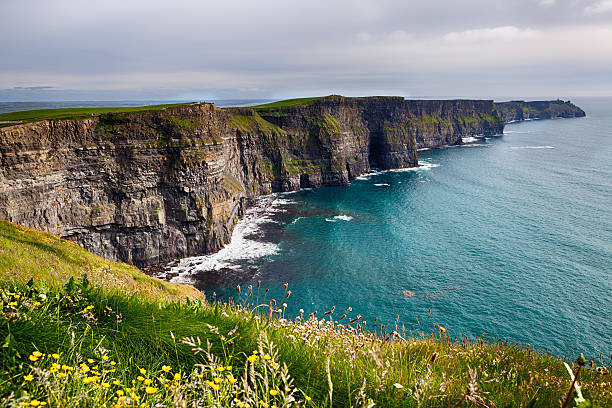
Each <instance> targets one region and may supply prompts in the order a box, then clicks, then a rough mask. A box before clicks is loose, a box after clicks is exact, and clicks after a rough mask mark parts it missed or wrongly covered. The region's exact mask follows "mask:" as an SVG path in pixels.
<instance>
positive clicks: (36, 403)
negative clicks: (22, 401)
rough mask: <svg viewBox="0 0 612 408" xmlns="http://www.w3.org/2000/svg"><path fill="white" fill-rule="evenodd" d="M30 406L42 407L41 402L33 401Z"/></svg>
mask: <svg viewBox="0 0 612 408" xmlns="http://www.w3.org/2000/svg"><path fill="white" fill-rule="evenodd" d="M30 405H31V406H33V407H37V406H39V405H40V401H39V400H35V399H33V400H32V401H30Z"/></svg>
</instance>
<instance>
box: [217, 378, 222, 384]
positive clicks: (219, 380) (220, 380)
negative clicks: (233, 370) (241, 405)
mask: <svg viewBox="0 0 612 408" xmlns="http://www.w3.org/2000/svg"><path fill="white" fill-rule="evenodd" d="M215 382H216V383H217V384H219V383H220V382H223V378H219V377H215Z"/></svg>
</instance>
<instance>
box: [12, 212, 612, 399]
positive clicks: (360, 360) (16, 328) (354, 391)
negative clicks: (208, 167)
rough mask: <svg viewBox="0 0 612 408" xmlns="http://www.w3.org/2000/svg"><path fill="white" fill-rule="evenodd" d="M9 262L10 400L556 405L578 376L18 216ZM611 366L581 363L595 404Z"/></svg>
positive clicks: (609, 390) (606, 395) (555, 365)
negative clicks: (177, 266)
mask: <svg viewBox="0 0 612 408" xmlns="http://www.w3.org/2000/svg"><path fill="white" fill-rule="evenodd" d="M0 271H1V276H2V279H0V345H1V353H0V406H6V407H18V406H19V407H20V406H59V407H93V406H96V407H98V406H116V407H124V406H129V407H154V406H167V407H171V406H181V407H208V406H215V407H225V406H234V407H247V406H249V407H255V406H258V407H264V408H265V407H268V408H271V407H274V406H275V407H289V406H309V407H311V406H312V407H315V406H316V407H319V406H334V407H336V406H338V407H343V406H347V407H348V406H355V407H367V406H373V404H375V405H376V406H381V407H387V406H407V407H416V406H432V407H453V406H457V407H458V406H486V407H514V406H525V407H528V406H530V407H540V406H541V407H555V406H561V405H562V402H563V401H564V400H565V397H566V394H567V392H568V390H569V389H570V385H571V380H570V377H569V374H568V371H567V370H566V368H565V366H564V365H563V363H562V362H561V361H560V360H558V359H555V358H554V357H552V356H549V355H546V354H541V353H538V352H534V351H532V350H527V349H524V348H520V347H517V346H513V345H508V344H501V343H492V342H487V341H472V342H467V341H458V340H454V339H450V338H449V337H448V335H447V332H446V331H445V330H440V332H439V333H435V334H431V335H423V336H422V337H419V338H411V339H406V340H402V339H401V338H400V336H401V333H396V332H395V330H392V329H388V330H385V329H382V328H381V327H376V328H374V327H372V326H368V327H366V326H365V325H364V324H362V321H361V319H360V318H359V316H354V315H352V314H351V312H350V311H346V313H345V311H339V312H338V311H329V312H331V313H328V314H327V315H325V316H323V319H316V318H315V317H309V316H300V318H299V319H297V320H296V321H287V320H285V319H284V318H283V317H284V307H283V303H284V302H288V301H291V298H290V292H287V293H286V294H285V296H284V298H283V299H279V301H278V302H274V301H271V300H270V299H266V298H265V291H264V290H263V289H260V288H248V289H247V290H245V291H243V293H242V296H241V298H240V299H238V300H236V302H235V303H234V302H229V303H217V302H212V303H211V302H207V301H206V300H205V299H204V298H203V297H201V296H198V294H197V293H196V292H197V291H195V289H193V288H190V287H188V286H177V285H171V284H168V283H163V282H160V281H157V280H155V279H152V278H149V277H146V276H144V275H143V274H142V273H141V272H140V271H138V270H137V269H135V268H133V267H130V266H128V265H124V264H119V263H113V262H109V261H105V260H103V259H101V258H98V257H96V256H94V255H92V254H89V253H88V252H86V251H85V250H83V249H81V248H80V247H78V246H76V245H74V244H73V243H70V242H68V241H64V240H61V239H58V238H55V237H53V236H51V235H48V234H43V233H39V232H36V231H33V230H28V229H25V228H21V227H18V226H16V225H14V224H10V223H7V222H0ZM83 276H85V277H83ZM71 277H72V278H73V279H70V278H71ZM30 279H32V280H31V281H30ZM185 299H191V300H185ZM258 305H259V306H258ZM257 306H258V307H257ZM254 310H255V311H254ZM323 314H324V313H320V314H319V315H318V316H322V315H323ZM342 315H344V316H342ZM374 330H376V331H377V333H378V335H374V334H373V333H372V331H374ZM381 332H382V334H381ZM599 364H600V365H601V363H599ZM596 365H598V363H596ZM577 369H578V367H577V366H574V367H573V370H574V371H576V370H577ZM606 371H607V368H604V367H599V369H595V368H590V367H589V365H588V364H587V366H586V367H584V368H581V374H580V377H579V384H580V385H581V386H582V395H583V396H584V398H585V399H586V400H587V402H585V403H582V405H581V406H601V407H606V406H612V387H611V386H610V375H609V374H605V373H606ZM576 396H577V395H576V394H575V393H574V394H573V395H572V396H571V398H570V401H569V404H568V406H577V405H578V404H577V403H576V400H575V397H576Z"/></svg>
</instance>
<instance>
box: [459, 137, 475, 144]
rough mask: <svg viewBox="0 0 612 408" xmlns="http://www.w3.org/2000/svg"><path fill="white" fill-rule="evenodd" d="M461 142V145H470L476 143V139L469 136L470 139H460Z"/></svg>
mask: <svg viewBox="0 0 612 408" xmlns="http://www.w3.org/2000/svg"><path fill="white" fill-rule="evenodd" d="M461 141H462V142H463V143H472V142H476V141H478V139H476V138H475V137H471V136H470V137H462V138H461Z"/></svg>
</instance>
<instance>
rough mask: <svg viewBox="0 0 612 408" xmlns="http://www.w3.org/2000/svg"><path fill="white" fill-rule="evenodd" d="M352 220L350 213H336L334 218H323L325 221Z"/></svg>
mask: <svg viewBox="0 0 612 408" xmlns="http://www.w3.org/2000/svg"><path fill="white" fill-rule="evenodd" d="M352 220H354V218H353V217H351V216H350V215H344V214H340V215H336V216H335V217H334V218H325V221H327V222H336V221H352Z"/></svg>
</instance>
